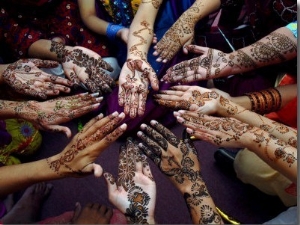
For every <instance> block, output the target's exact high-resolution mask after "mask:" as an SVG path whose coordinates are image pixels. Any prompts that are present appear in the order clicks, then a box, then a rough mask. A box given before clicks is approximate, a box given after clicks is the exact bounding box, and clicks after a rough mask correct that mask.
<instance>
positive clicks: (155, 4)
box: [142, 0, 161, 9]
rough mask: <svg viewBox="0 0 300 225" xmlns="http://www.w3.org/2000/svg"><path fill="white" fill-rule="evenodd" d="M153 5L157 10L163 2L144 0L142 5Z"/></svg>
mask: <svg viewBox="0 0 300 225" xmlns="http://www.w3.org/2000/svg"><path fill="white" fill-rule="evenodd" d="M150 2H151V3H152V5H153V7H154V8H155V9H159V7H160V5H161V1H160V0H148V1H146V0H143V1H142V3H150Z"/></svg>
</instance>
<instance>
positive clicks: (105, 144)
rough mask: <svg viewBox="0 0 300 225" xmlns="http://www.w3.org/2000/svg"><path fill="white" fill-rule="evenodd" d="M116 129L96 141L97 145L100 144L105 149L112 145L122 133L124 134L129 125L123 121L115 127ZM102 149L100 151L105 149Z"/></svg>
mask: <svg viewBox="0 0 300 225" xmlns="http://www.w3.org/2000/svg"><path fill="white" fill-rule="evenodd" d="M113 128H114V130H113V131H112V132H111V133H108V134H107V135H106V136H105V137H104V138H103V139H102V140H101V141H99V142H97V143H96V145H95V146H96V147H97V146H99V147H101V148H102V149H103V150H104V149H106V148H107V147H108V146H109V145H111V144H112V143H113V142H114V141H116V140H117V139H118V138H119V137H120V136H121V135H123V134H124V132H125V131H126V129H127V125H126V124H125V123H123V124H122V125H120V126H119V127H117V128H115V126H114V127H113ZM102 149H101V151H100V153H101V152H102V151H103V150H102Z"/></svg>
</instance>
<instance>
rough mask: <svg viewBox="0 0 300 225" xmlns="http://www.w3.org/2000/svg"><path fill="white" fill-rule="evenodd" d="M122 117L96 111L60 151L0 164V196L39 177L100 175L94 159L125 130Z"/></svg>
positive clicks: (31, 182) (20, 187) (122, 115)
mask: <svg viewBox="0 0 300 225" xmlns="http://www.w3.org/2000/svg"><path fill="white" fill-rule="evenodd" d="M123 119H124V114H120V115H119V114H118V113H114V114H111V115H109V116H107V117H104V118H103V115H99V116H97V117H95V118H93V119H92V120H91V121H89V122H88V123H87V124H86V125H85V126H84V128H83V130H82V131H81V132H79V133H78V134H76V136H74V138H73V139H72V140H71V141H70V143H69V144H68V145H67V146H66V147H65V148H64V150H63V151H62V152H61V153H59V154H56V155H54V156H51V157H49V158H47V159H42V160H38V161H35V162H29V163H23V164H18V165H12V166H2V167H0V174H1V177H0V196H5V195H7V194H9V193H13V192H15V191H17V190H21V189H23V188H25V187H27V186H29V185H31V184H34V183H37V182H41V181H49V180H53V179H61V178H64V177H84V176H87V175H90V174H93V173H94V175H95V176H96V177H100V176H101V175H102V171H103V170H102V168H101V166H100V165H97V164H95V163H94V161H95V160H96V159H97V157H98V156H99V155H100V154H101V152H103V151H104V150H105V149H106V148H107V147H108V146H109V145H110V144H111V143H112V142H114V141H115V140H116V139H117V138H118V137H119V136H121V135H122V134H123V132H124V131H125V130H126V124H122V125H121V126H119V123H120V122H121V121H122V120H123Z"/></svg>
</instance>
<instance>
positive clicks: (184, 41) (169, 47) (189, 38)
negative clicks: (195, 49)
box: [153, 14, 194, 63]
mask: <svg viewBox="0 0 300 225" xmlns="http://www.w3.org/2000/svg"><path fill="white" fill-rule="evenodd" d="M193 39H194V23H193V22H192V18H190V17H189V16H188V15H186V14H183V16H181V17H180V18H179V19H178V20H177V21H176V22H175V23H174V24H173V26H172V27H171V28H170V29H169V30H168V31H167V32H166V33H165V34H164V36H163V37H162V38H161V40H160V41H159V42H158V43H157V44H156V45H155V46H154V49H155V51H154V52H153V55H154V56H158V58H157V60H156V61H157V62H163V63H166V62H168V61H170V60H171V59H172V58H173V57H174V56H175V55H176V53H177V52H178V51H179V50H180V48H183V51H184V52H185V53H188V50H187V49H186V47H185V46H187V45H190V44H191V43H192V42H193Z"/></svg>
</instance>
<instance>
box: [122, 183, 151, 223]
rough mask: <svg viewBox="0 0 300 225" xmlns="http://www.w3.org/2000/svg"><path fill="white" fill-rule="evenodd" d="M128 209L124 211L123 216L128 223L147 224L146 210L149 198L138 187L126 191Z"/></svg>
mask: <svg viewBox="0 0 300 225" xmlns="http://www.w3.org/2000/svg"><path fill="white" fill-rule="evenodd" d="M127 197H128V201H129V202H130V204H129V207H128V208H127V209H126V212H125V216H126V217H128V218H129V222H130V223H134V224H148V221H147V216H148V208H147V205H148V204H149V202H150V196H149V195H148V194H147V193H146V192H144V191H143V189H142V188H141V187H139V186H133V187H131V188H130V189H129V190H128V196H127Z"/></svg>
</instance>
